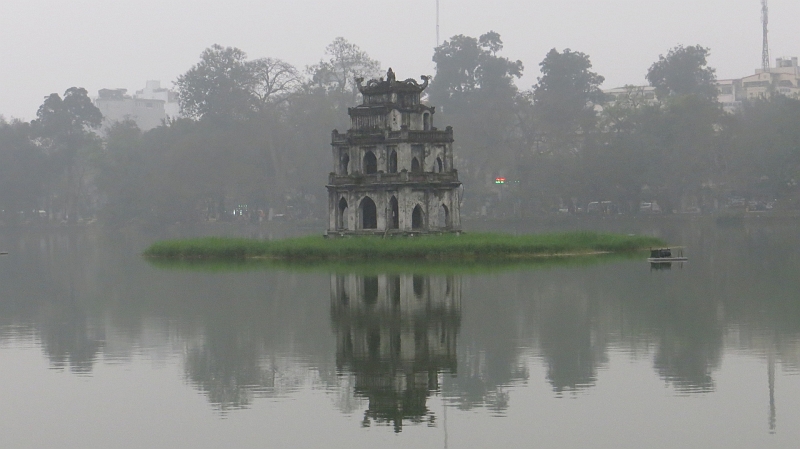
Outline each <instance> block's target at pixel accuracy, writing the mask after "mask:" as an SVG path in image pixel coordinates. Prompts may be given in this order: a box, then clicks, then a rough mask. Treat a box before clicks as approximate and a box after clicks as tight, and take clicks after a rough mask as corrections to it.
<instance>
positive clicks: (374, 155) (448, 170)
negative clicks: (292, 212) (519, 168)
mask: <svg viewBox="0 0 800 449" xmlns="http://www.w3.org/2000/svg"><path fill="white" fill-rule="evenodd" d="M422 80H423V83H422V84H419V83H417V81H415V80H413V79H407V80H405V81H397V80H396V79H395V75H394V72H393V71H392V69H389V71H388V73H387V74H386V79H385V80H384V79H383V78H380V79H377V80H371V81H369V82H367V83H366V85H364V84H362V83H363V81H364V80H363V79H357V80H356V81H357V82H358V89H359V90H360V91H361V94H362V97H363V103H362V104H360V105H359V106H356V107H355V108H349V109H348V112H347V113H348V114H349V115H350V130H348V131H347V132H346V133H344V134H340V133H339V132H338V131H336V130H334V131H333V133H332V136H331V146H332V149H333V162H334V163H333V172H332V173H331V174H330V176H329V180H328V186H327V188H328V215H329V224H328V231H327V235H328V236H330V237H333V236H345V235H371V234H382V235H385V234H406V235H408V234H426V233H443V232H459V231H460V229H461V217H460V213H459V203H460V187H461V182H459V180H458V172H457V171H456V169H455V168H454V167H453V128H452V127H450V126H448V127H447V128H446V129H445V130H444V131H440V130H438V129H436V128H435V127H434V126H433V114H434V112H435V108H433V107H430V106H426V105H423V104H421V103H420V94H421V93H422V91H423V90H425V88H426V87H428V77H426V76H423V77H422Z"/></svg>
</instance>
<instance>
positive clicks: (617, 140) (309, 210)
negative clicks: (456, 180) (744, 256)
mask: <svg viewBox="0 0 800 449" xmlns="http://www.w3.org/2000/svg"><path fill="white" fill-rule="evenodd" d="M502 51H503V42H502V39H501V37H500V35H499V34H497V33H495V32H488V33H486V34H484V35H482V36H479V37H478V38H475V37H470V36H464V35H458V36H453V37H452V38H450V39H449V40H447V41H445V42H444V43H443V44H442V45H440V46H439V47H437V48H436V49H435V50H434V54H433V62H434V63H435V65H436V73H435V76H434V78H433V80H432V82H431V85H430V87H429V88H428V89H427V91H426V95H427V97H426V101H427V102H428V103H430V104H431V105H433V106H436V108H437V109H436V119H435V123H434V125H436V126H438V127H444V126H447V125H452V126H453V127H454V130H455V138H456V142H455V156H456V167H457V168H458V170H459V175H460V178H461V180H462V181H463V182H464V184H465V195H464V204H463V212H462V213H464V214H466V215H471V214H489V215H493V216H509V215H512V216H520V217H529V216H535V215H537V214H544V213H550V212H554V211H558V210H561V211H570V212H578V211H585V210H586V207H587V204H589V203H593V202H595V203H600V202H606V203H604V204H611V205H613V210H614V211H620V212H631V213H637V212H639V211H640V209H641V205H642V204H652V203H653V202H657V203H658V204H660V205H661V210H663V211H687V210H691V211H700V210H708V211H712V210H717V209H719V208H721V207H725V206H726V205H729V204H733V203H736V201H740V202H744V203H745V204H748V203H750V204H770V205H772V204H773V203H774V202H775V200H778V204H780V205H781V206H785V207H791V206H788V205H796V204H798V203H797V201H800V195H798V187H797V180H798V178H800V101H798V100H796V99H791V98H787V97H784V96H781V95H780V94H778V93H777V92H775V93H773V94H772V95H770V96H769V97H768V98H763V99H757V100H752V101H746V102H744V103H743V104H742V106H741V107H740V108H738V109H737V110H736V111H735V112H733V113H728V112H725V111H724V110H723V108H722V106H721V104H720V103H719V101H718V98H717V96H718V91H717V88H716V85H715V83H716V75H715V70H714V69H713V68H711V67H708V65H707V58H708V55H709V50H708V49H707V48H703V47H701V46H699V45H695V46H678V47H675V48H672V49H670V50H669V51H668V53H667V54H666V55H662V56H660V57H659V59H658V60H657V61H655V62H654V63H653V64H652V65H651V66H650V67H649V68H648V69H647V71H646V79H647V81H648V83H649V84H650V85H651V86H653V87H654V92H655V96H654V97H653V98H650V97H649V96H648V92H645V91H644V90H643V89H641V88H638V87H635V86H627V87H626V88H625V89H624V93H623V94H621V95H616V96H614V97H613V98H612V97H610V96H609V95H606V94H604V93H603V91H602V90H601V89H600V86H601V85H602V83H603V81H604V78H603V76H602V75H600V74H598V73H595V72H594V71H593V70H592V64H591V61H590V58H589V56H588V55H586V54H584V53H581V52H578V51H573V50H571V49H565V50H562V51H558V50H556V49H553V50H551V51H549V52H548V53H547V55H545V57H544V59H543V60H542V61H541V62H540V63H539V68H540V70H541V76H540V77H538V79H537V82H536V83H535V84H534V85H533V86H531V87H530V88H529V89H520V88H519V87H518V85H517V80H518V79H519V78H521V77H522V74H523V72H524V65H523V63H522V62H521V61H515V60H512V59H510V58H508V57H505V56H503V55H502ZM379 76H381V64H380V63H379V62H378V61H376V60H374V59H372V58H371V57H370V56H369V55H368V54H367V53H366V52H364V51H363V50H361V49H360V48H359V47H358V46H357V45H355V44H352V43H350V42H348V41H347V40H345V39H343V38H337V39H336V40H334V41H333V42H332V43H331V44H330V45H328V47H327V48H326V49H325V54H324V56H323V58H322V59H321V60H320V61H319V62H318V63H317V64H314V65H312V66H309V67H306V68H305V69H304V70H300V69H298V68H296V67H294V66H292V65H291V64H289V63H287V62H285V61H282V60H279V59H276V58H258V59H248V57H247V54H246V53H245V52H244V51H242V50H240V49H237V48H233V47H222V46H219V45H214V46H212V47H210V48H208V49H206V50H205V51H203V53H202V54H201V55H200V60H199V61H198V62H197V63H196V64H195V65H194V66H192V67H191V68H189V69H188V70H187V71H186V72H185V73H183V74H182V75H180V76H179V77H178V78H177V80H176V81H175V88H176V90H177V91H178V98H179V102H180V106H181V111H182V117H181V118H177V119H169V120H167V121H165V123H164V124H163V125H162V126H160V127H158V128H155V129H153V130H150V131H147V132H142V131H141V130H140V129H138V127H137V126H136V124H135V122H133V121H131V120H126V121H122V122H119V123H115V124H113V125H112V126H110V127H109V128H107V129H105V130H104V131H103V133H102V135H100V133H99V132H98V130H99V129H100V124H101V121H102V115H101V114H100V111H99V110H98V109H97V108H96V107H95V106H94V105H93V104H92V102H91V100H90V99H89V96H88V93H87V92H86V90H85V89H82V88H74V87H73V88H70V89H68V90H67V91H66V92H65V94H64V95H63V97H62V96H60V95H58V94H51V95H49V96H48V97H46V98H45V100H44V102H43V104H42V105H41V106H40V108H39V110H38V112H37V118H36V119H35V120H33V121H31V122H23V121H19V120H12V121H6V120H3V119H0V220H2V221H3V222H4V223H16V222H20V221H22V222H27V221H35V220H39V221H58V222H67V223H69V222H77V221H85V220H90V219H94V218H98V219H100V220H102V221H103V222H104V223H107V224H109V225H113V226H121V225H129V224H133V223H140V224H145V225H150V226H161V225H166V224H171V223H176V222H180V223H187V222H197V221H203V220H231V219H239V220H242V219H248V218H249V219H251V220H256V219H259V217H262V218H263V213H261V214H259V213H257V211H268V210H273V211H274V212H275V213H281V214H285V215H288V216H290V217H293V218H297V219H314V218H322V217H324V216H325V215H326V202H327V201H326V195H325V190H324V183H325V181H326V179H327V173H328V172H329V171H330V170H331V164H332V158H331V152H330V147H329V139H330V132H331V130H333V129H338V130H340V131H344V130H346V129H347V128H349V120H348V115H347V108H348V107H353V106H355V105H356V104H357V102H358V99H359V92H358V88H357V85H356V83H355V79H356V78H358V77H361V78H365V79H369V78H377V77H379ZM496 178H505V180H506V181H505V183H504V184H497V183H496V181H495V180H496ZM732 201H733V203H732ZM736 204H739V203H736ZM605 211H606V212H608V210H605Z"/></svg>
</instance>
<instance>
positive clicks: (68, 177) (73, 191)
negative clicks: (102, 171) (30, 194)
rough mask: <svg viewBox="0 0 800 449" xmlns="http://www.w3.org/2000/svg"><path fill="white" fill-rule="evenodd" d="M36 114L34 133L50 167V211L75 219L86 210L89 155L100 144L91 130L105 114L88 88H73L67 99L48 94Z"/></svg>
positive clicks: (65, 96)
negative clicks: (93, 99)
mask: <svg viewBox="0 0 800 449" xmlns="http://www.w3.org/2000/svg"><path fill="white" fill-rule="evenodd" d="M36 116H37V118H36V120H33V121H32V122H31V125H32V128H33V133H34V136H35V137H36V140H37V145H38V146H40V147H41V148H43V149H44V151H45V153H46V154H47V158H48V160H49V164H48V165H49V167H50V170H49V179H51V184H50V185H49V186H48V189H49V195H48V198H47V202H48V207H47V209H48V210H49V212H50V213H52V212H53V211H54V210H55V209H59V210H60V213H61V215H62V217H63V218H64V219H67V220H69V221H74V220H76V219H77V218H78V213H79V212H86V208H87V204H86V203H85V200H87V197H86V185H85V181H86V179H87V178H86V177H87V176H88V174H89V173H88V169H89V166H90V165H89V158H90V157H91V153H92V152H94V151H96V150H98V149H99V143H100V142H99V139H98V137H97V136H96V135H95V134H94V133H92V132H91V131H90V130H91V129H97V128H99V127H100V124H101V122H102V120H103V115H102V113H101V112H100V110H99V109H97V107H96V106H95V105H94V104H92V100H91V99H90V98H89V95H88V93H87V91H86V89H84V88H82V87H71V88H69V89H67V90H66V92H64V98H63V99H62V98H61V97H60V96H59V95H58V94H50V95H49V96H47V97H45V100H44V103H42V105H41V106H40V107H39V110H38V111H37V113H36ZM56 200H59V201H56ZM54 201H55V203H54Z"/></svg>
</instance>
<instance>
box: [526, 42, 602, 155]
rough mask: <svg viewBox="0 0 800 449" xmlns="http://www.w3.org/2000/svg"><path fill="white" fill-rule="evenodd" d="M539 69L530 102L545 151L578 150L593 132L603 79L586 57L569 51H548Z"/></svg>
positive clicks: (600, 100)
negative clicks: (534, 110) (540, 74)
mask: <svg viewBox="0 0 800 449" xmlns="http://www.w3.org/2000/svg"><path fill="white" fill-rule="evenodd" d="M539 66H540V67H541V71H542V76H541V77H539V78H538V82H537V83H536V85H534V86H533V102H534V106H535V107H536V111H537V118H538V122H539V125H540V130H541V132H542V134H543V136H544V139H545V141H546V143H547V150H548V151H555V152H559V151H568V152H575V151H578V150H579V149H580V146H581V142H583V141H584V140H585V138H586V136H587V135H589V134H590V133H591V132H592V131H594V129H595V125H596V121H597V114H596V112H595V107H596V106H597V105H599V104H602V102H603V100H604V99H605V96H604V94H603V92H602V91H601V90H600V85H601V84H602V83H603V81H604V80H605V78H603V77H602V76H600V75H598V74H597V73H595V72H593V71H592V70H591V68H592V63H591V61H590V60H589V56H588V55H586V54H584V53H581V52H574V51H572V50H570V49H566V50H564V51H563V52H560V53H559V52H558V51H557V50H556V49H552V50H550V51H549V52H548V53H547V56H545V58H544V60H543V61H542V62H541V63H540V64H539Z"/></svg>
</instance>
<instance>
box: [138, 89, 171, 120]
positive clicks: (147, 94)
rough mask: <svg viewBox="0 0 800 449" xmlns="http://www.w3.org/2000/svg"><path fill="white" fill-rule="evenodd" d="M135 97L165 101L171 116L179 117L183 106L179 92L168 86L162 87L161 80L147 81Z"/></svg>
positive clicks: (166, 111) (166, 110) (167, 112)
mask: <svg viewBox="0 0 800 449" xmlns="http://www.w3.org/2000/svg"><path fill="white" fill-rule="evenodd" d="M133 98H135V99H142V100H161V101H163V102H164V112H165V113H166V114H167V117H169V118H177V117H178V116H179V115H180V112H181V107H180V105H179V104H178V92H175V91H174V90H170V89H167V88H166V87H161V81H158V80H150V81H147V83H145V87H144V89H142V90H137V91H136V93H135V94H134V95H133Z"/></svg>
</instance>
